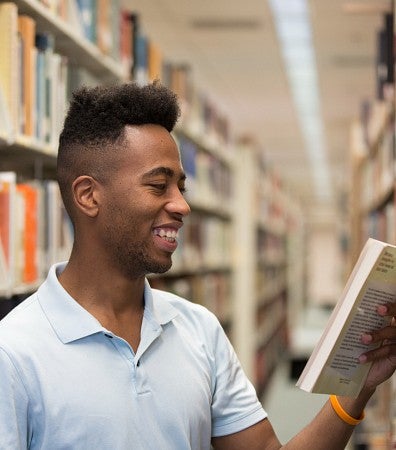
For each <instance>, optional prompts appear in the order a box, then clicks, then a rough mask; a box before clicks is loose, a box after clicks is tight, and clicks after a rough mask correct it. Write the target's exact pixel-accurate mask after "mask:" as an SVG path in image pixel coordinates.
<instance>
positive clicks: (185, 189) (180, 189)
mask: <svg viewBox="0 0 396 450" xmlns="http://www.w3.org/2000/svg"><path fill="white" fill-rule="evenodd" d="M179 191H180V192H181V193H182V194H183V195H184V194H185V193H186V192H187V188H186V187H185V186H180V187H179Z"/></svg>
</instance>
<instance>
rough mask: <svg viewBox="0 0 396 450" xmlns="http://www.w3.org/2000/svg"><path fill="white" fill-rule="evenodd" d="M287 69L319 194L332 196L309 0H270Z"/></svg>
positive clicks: (323, 196)
mask: <svg viewBox="0 0 396 450" xmlns="http://www.w3.org/2000/svg"><path fill="white" fill-rule="evenodd" d="M269 4H270V7H271V10H272V15H273V18H274V22H275V26H276V31H277V35H278V39H279V42H280V44H281V51H282V56H283V59H284V63H285V67H286V73H287V77H288V80H289V84H290V89H291V92H292V96H293V100H294V104H295V107H296V110H297V113H298V119H299V122H300V127H301V131H302V134H303V138H304V142H305V149H306V151H307V154H308V158H309V161H310V164H311V166H312V171H313V179H314V184H315V191H316V196H317V197H319V198H320V199H321V200H329V199H330V198H331V194H332V189H331V181H330V173H329V167H328V163H327V149H326V145H325V139H324V132H323V124H322V119H321V107H320V95H319V87H318V81H317V71H316V62H315V53H314V48H313V44H312V33H311V25H310V20H309V12H308V7H307V3H306V0H269Z"/></svg>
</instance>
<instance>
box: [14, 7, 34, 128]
mask: <svg viewBox="0 0 396 450" xmlns="http://www.w3.org/2000/svg"><path fill="white" fill-rule="evenodd" d="M35 35H36V22H35V21H34V20H33V19H32V18H31V17H29V16H26V15H24V14H21V15H20V16H18V36H19V39H20V43H19V51H20V52H19V67H21V69H22V70H21V74H20V111H21V114H20V124H19V129H18V131H19V132H20V133H22V134H24V135H26V136H33V134H34V132H35V114H34V113H35V94H36V86H35V83H36V80H35V74H36V58H37V49H36V47H35Z"/></svg>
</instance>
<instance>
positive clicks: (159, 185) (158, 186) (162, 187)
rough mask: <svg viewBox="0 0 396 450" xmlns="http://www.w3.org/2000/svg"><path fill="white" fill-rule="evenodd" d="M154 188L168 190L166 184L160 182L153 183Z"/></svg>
mask: <svg viewBox="0 0 396 450" xmlns="http://www.w3.org/2000/svg"><path fill="white" fill-rule="evenodd" d="M150 186H151V187H152V188H154V189H156V190H157V191H165V190H166V184H165V183H160V184H151V185H150Z"/></svg>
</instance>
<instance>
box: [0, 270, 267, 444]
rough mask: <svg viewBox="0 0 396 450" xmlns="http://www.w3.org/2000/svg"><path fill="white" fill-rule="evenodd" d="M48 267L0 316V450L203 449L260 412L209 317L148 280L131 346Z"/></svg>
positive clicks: (248, 423)
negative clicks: (42, 279)
mask: <svg viewBox="0 0 396 450" xmlns="http://www.w3.org/2000/svg"><path fill="white" fill-rule="evenodd" d="M64 267H65V263H62V264H58V265H55V266H53V267H52V268H51V270H50V272H49V274H48V277H47V279H46V281H45V282H44V283H43V284H42V285H41V286H40V288H39V289H38V291H37V292H36V293H35V294H33V295H32V296H30V297H29V298H28V299H26V300H25V301H24V302H23V303H21V304H20V305H19V306H17V307H16V308H15V309H14V310H13V311H12V312H11V313H10V314H9V315H8V316H7V317H5V318H4V319H3V320H2V321H1V322H0V449H1V450H19V449H40V450H132V449H133V450H134V449H136V450H187V449H189V450H190V449H194V450H206V449H207V450H209V449H210V439H211V436H222V435H227V434H230V433H235V432H237V431H240V430H242V429H244V428H247V427H249V426H251V425H253V424H255V423H257V422H258V421H260V420H262V419H264V418H265V417H266V413H265V411H264V410H263V408H262V406H261V404H260V403H259V401H258V400H257V397H256V394H255V391H254V389H253V387H252V385H251V384H250V383H249V381H248V380H247V379H246V377H245V375H244V373H243V371H242V369H241V367H240V364H239V362H238V360H237V358H236V356H235V353H234V351H233V349H232V347H231V345H230V343H229V341H228V340H227V338H226V336H225V334H224V332H223V330H222V328H221V326H220V325H219V322H218V321H217V319H216V318H215V316H214V315H213V314H211V313H210V312H209V311H207V310H206V309H205V308H203V307H202V306H199V305H196V304H193V303H191V302H188V301H186V300H184V299H182V298H180V297H177V296H175V295H172V294H169V293H165V292H162V291H158V290H155V289H151V288H150V286H149V284H148V282H147V281H146V286H145V292H144V296H145V309H144V317H143V323H142V330H141V342H140V345H139V348H138V350H137V353H136V355H135V354H134V352H133V350H132V348H131V347H130V346H129V345H128V343H127V342H126V341H124V340H123V339H121V338H119V337H117V336H116V335H114V334H112V333H111V332H109V331H108V330H106V329H105V328H103V327H102V326H101V324H100V323H99V322H98V321H97V320H96V319H95V318H94V317H93V316H92V315H91V314H90V313H88V311H86V310H85V309H84V308H82V307H81V306H80V305H79V304H78V303H77V302H76V301H75V300H74V299H73V298H72V297H70V295H69V294H68V293H67V292H66V291H65V290H64V289H63V287H62V286H61V285H60V283H59V282H58V279H57V276H56V273H57V272H58V273H59V272H61V271H62V270H63V268H64Z"/></svg>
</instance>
